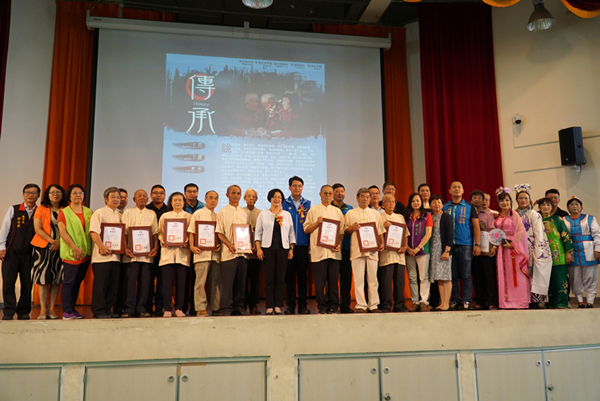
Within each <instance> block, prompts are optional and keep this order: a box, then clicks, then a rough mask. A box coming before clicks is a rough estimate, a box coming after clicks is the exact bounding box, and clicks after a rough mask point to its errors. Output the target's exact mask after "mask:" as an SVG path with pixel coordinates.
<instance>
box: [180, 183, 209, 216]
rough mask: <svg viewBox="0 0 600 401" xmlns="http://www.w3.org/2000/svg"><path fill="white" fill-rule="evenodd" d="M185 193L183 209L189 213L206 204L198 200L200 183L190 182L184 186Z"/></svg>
mask: <svg viewBox="0 0 600 401" xmlns="http://www.w3.org/2000/svg"><path fill="white" fill-rule="evenodd" d="M183 194H184V195H185V206H184V207H183V210H185V211H186V212H188V213H189V214H192V215H193V214H194V212H195V211H196V210H200V209H202V208H203V207H204V206H205V205H204V203H202V202H200V201H199V200H198V185H196V184H194V183H189V184H187V185H186V186H185V187H184V188H183Z"/></svg>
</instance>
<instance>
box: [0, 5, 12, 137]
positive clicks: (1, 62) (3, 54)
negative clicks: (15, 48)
mask: <svg viewBox="0 0 600 401" xmlns="http://www.w3.org/2000/svg"><path fill="white" fill-rule="evenodd" d="M9 34H10V0H4V1H0V135H1V134H2V128H1V127H2V110H4V79H5V78H6V58H7V56H8V36H9Z"/></svg>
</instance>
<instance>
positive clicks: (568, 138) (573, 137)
mask: <svg viewBox="0 0 600 401" xmlns="http://www.w3.org/2000/svg"><path fill="white" fill-rule="evenodd" d="M558 140H559V142H560V160H561V164H562V165H563V166H573V165H583V164H585V163H586V160H585V157H584V155H583V136H582V135H581V127H570V128H565V129H561V130H560V131H558Z"/></svg>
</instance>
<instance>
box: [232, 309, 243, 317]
mask: <svg viewBox="0 0 600 401" xmlns="http://www.w3.org/2000/svg"><path fill="white" fill-rule="evenodd" d="M231 316H242V311H241V310H239V309H236V310H234V311H231Z"/></svg>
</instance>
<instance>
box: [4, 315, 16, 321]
mask: <svg viewBox="0 0 600 401" xmlns="http://www.w3.org/2000/svg"><path fill="white" fill-rule="evenodd" d="M2 320H13V317H12V316H8V315H4V316H2Z"/></svg>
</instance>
